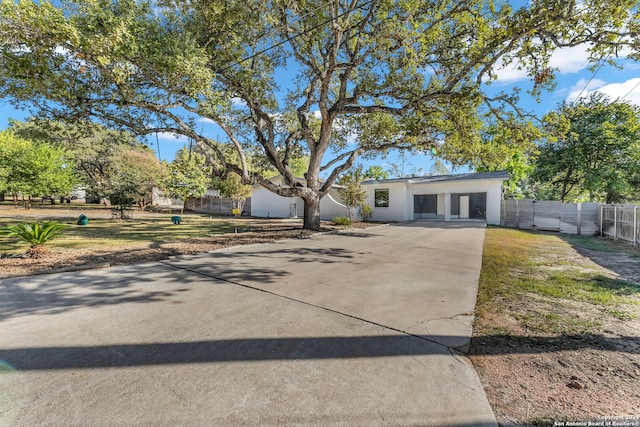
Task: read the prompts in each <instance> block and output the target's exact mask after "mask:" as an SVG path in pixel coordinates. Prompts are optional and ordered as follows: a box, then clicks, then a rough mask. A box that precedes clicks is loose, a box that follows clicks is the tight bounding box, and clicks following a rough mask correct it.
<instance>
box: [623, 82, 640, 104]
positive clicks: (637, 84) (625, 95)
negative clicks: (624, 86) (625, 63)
mask: <svg viewBox="0 0 640 427" xmlns="http://www.w3.org/2000/svg"><path fill="white" fill-rule="evenodd" d="M638 86H640V79H638V83H636V85H635V86H634V87H632V88H631V90H629V92H627V93H625V94H624V96H623V97H622V98H620V101H622V100H623V99H625V98H626V97H627V96H629V94H630V93H631V92H633V91H634V90H636V88H637V87H638Z"/></svg>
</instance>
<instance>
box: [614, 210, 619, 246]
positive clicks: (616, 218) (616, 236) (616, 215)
mask: <svg viewBox="0 0 640 427" xmlns="http://www.w3.org/2000/svg"><path fill="white" fill-rule="evenodd" d="M613 240H618V206H617V205H613Z"/></svg>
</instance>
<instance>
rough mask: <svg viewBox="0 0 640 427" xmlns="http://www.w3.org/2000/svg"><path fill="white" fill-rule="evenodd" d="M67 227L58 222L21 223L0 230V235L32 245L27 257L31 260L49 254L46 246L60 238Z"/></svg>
mask: <svg viewBox="0 0 640 427" xmlns="http://www.w3.org/2000/svg"><path fill="white" fill-rule="evenodd" d="M67 227H68V226H67V225H64V224H60V223H58V222H53V221H49V222H43V223H37V222H36V223H33V224H25V223H20V224H16V225H10V226H7V227H2V228H0V235H5V236H8V237H17V238H18V239H19V240H20V241H21V242H24V243H28V244H29V245H30V247H29V250H28V251H27V253H26V255H27V256H28V257H29V258H42V257H43V256H45V254H46V253H47V249H46V248H45V246H44V245H45V244H46V243H47V242H49V241H51V240H53V239H55V238H56V237H58V236H59V233H60V231H62V230H64V229H65V228H67Z"/></svg>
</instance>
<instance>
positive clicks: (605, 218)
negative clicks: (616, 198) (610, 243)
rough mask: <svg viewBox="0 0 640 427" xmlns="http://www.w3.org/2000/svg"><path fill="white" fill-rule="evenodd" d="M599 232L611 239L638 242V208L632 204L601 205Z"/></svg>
mask: <svg viewBox="0 0 640 427" xmlns="http://www.w3.org/2000/svg"><path fill="white" fill-rule="evenodd" d="M600 218H601V222H600V233H601V234H602V235H603V236H608V237H612V238H613V239H616V240H617V239H620V240H626V241H627V242H631V243H633V246H637V245H639V244H640V208H638V206H634V205H602V206H601V207H600Z"/></svg>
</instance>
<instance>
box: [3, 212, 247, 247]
mask: <svg viewBox="0 0 640 427" xmlns="http://www.w3.org/2000/svg"><path fill="white" fill-rule="evenodd" d="M60 209H65V210H66V209H68V207H64V208H62V207H60V208H56V207H55V206H52V207H50V208H49V207H47V210H50V212H51V215H50V216H47V215H46V213H45V214H44V215H43V213H42V210H39V211H38V214H39V215H38V216H37V217H32V218H29V215H30V213H29V211H25V210H21V209H19V210H2V211H0V226H5V225H11V224H17V223H19V222H42V221H49V220H53V221H58V222H62V223H64V224H68V225H69V228H68V229H66V230H64V231H62V236H61V237H60V238H58V239H55V240H53V241H51V242H50V243H49V244H48V245H47V246H48V247H49V248H51V249H55V248H89V247H105V246H120V245H126V244H130V243H137V242H148V243H151V244H152V243H164V242H171V241H179V240H185V239H190V238H196V237H205V236H211V235H216V234H223V233H235V232H240V231H244V230H246V229H248V228H250V227H251V220H248V219H244V218H242V219H237V218H232V217H213V218H211V217H209V216H206V215H198V214H186V215H183V221H182V223H181V224H180V225H174V224H172V223H171V221H170V217H171V214H168V213H167V214H156V215H152V216H150V215H148V214H145V215H141V214H140V213H138V212H135V211H134V213H133V218H131V219H100V218H92V209H100V210H99V211H97V210H93V212H101V215H96V216H103V217H104V216H105V208H99V207H98V208H95V207H90V206H89V207H82V208H78V209H77V212H78V215H80V213H84V214H86V215H87V216H88V217H89V223H88V224H87V225H86V226H79V225H76V219H77V216H75V215H74V216H66V217H64V216H63V217H60V215H57V212H58V211H59V210H60ZM74 211H75V209H74ZM137 216H138V217H139V218H137ZM26 248H27V246H26V245H25V244H21V243H19V242H18V241H17V240H16V239H15V238H8V237H4V236H0V254H5V255H6V254H15V253H23V252H24V251H25V250H26Z"/></svg>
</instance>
